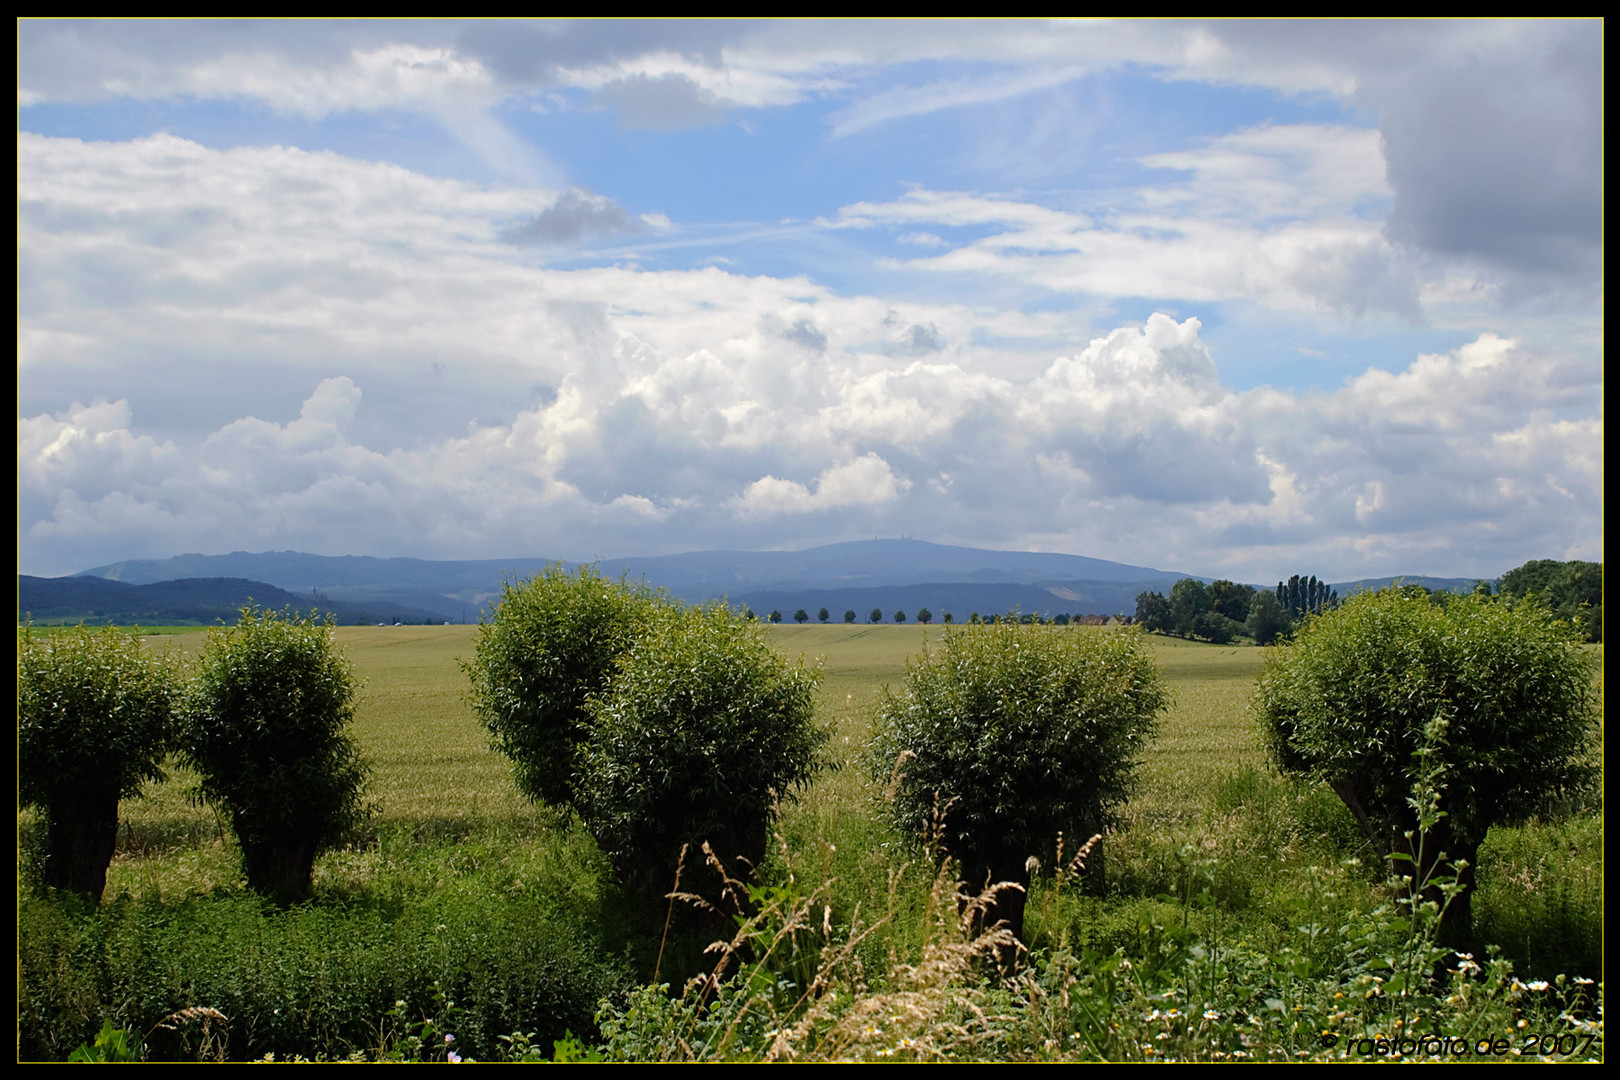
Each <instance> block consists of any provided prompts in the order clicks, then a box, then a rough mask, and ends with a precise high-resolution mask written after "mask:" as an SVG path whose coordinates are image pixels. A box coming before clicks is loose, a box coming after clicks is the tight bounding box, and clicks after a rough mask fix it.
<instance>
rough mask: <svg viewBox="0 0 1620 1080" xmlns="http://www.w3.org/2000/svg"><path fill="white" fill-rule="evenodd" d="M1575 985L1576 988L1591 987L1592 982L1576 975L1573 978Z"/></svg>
mask: <svg viewBox="0 0 1620 1080" xmlns="http://www.w3.org/2000/svg"><path fill="white" fill-rule="evenodd" d="M1575 983H1576V985H1577V986H1591V985H1592V980H1591V979H1588V978H1587V977H1586V976H1584V975H1577V976H1575Z"/></svg>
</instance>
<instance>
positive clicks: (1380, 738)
mask: <svg viewBox="0 0 1620 1080" xmlns="http://www.w3.org/2000/svg"><path fill="white" fill-rule="evenodd" d="M1579 638H1580V635H1579V633H1578V632H1577V630H1576V629H1575V628H1574V627H1572V626H1571V625H1570V624H1569V623H1566V622H1561V621H1559V620H1558V619H1556V618H1554V617H1553V616H1552V615H1551V614H1550V613H1549V612H1547V611H1545V610H1543V609H1541V608H1539V607H1537V606H1535V605H1518V606H1509V605H1508V604H1505V603H1502V602H1500V601H1497V600H1493V599H1491V598H1489V597H1486V596H1479V595H1476V596H1465V597H1453V598H1450V600H1449V602H1448V603H1447V604H1446V605H1445V606H1444V607H1440V606H1438V605H1436V604H1433V603H1431V602H1430V600H1429V599H1428V598H1427V597H1426V596H1414V595H1409V594H1407V593H1406V592H1404V591H1402V590H1398V589H1390V590H1385V591H1383V592H1379V593H1372V594H1363V595H1361V596H1356V597H1352V598H1351V599H1350V600H1348V601H1346V602H1345V603H1344V604H1343V605H1342V606H1341V607H1339V608H1337V609H1334V610H1330V611H1326V612H1324V613H1322V614H1320V615H1318V616H1317V617H1316V618H1314V619H1311V620H1309V621H1307V622H1306V623H1305V625H1304V627H1303V628H1302V629H1301V630H1300V631H1299V633H1298V634H1297V635H1296V637H1295V639H1294V641H1293V643H1292V644H1288V645H1282V646H1279V647H1277V648H1276V649H1275V650H1274V651H1273V652H1272V654H1271V656H1270V657H1269V658H1268V660H1267V665H1266V668H1265V670H1264V672H1263V673H1262V675H1261V678H1260V681H1259V686H1258V690H1257V695H1256V709H1257V711H1258V714H1259V717H1260V720H1261V723H1262V726H1263V728H1264V732H1265V736H1266V739H1267V742H1268V744H1269V746H1270V749H1271V753H1272V756H1273V759H1274V760H1275V761H1276V762H1277V764H1278V766H1279V767H1281V768H1282V770H1283V771H1284V772H1288V773H1292V774H1294V775H1297V776H1301V777H1304V778H1307V779H1310V780H1315V781H1320V782H1322V783H1325V784H1327V785H1328V786H1329V787H1330V788H1331V789H1332V790H1333V791H1334V792H1335V793H1336V794H1337V795H1338V796H1339V798H1340V799H1341V800H1343V802H1344V804H1345V806H1346V807H1348V808H1349V810H1350V812H1351V814H1353V815H1354V816H1355V818H1356V821H1357V822H1358V823H1359V824H1360V825H1361V828H1362V831H1363V832H1364V833H1365V834H1366V836H1367V839H1368V840H1369V842H1371V843H1372V844H1373V845H1375V846H1376V847H1377V849H1378V850H1379V852H1381V853H1383V854H1387V855H1392V856H1394V858H1393V859H1392V862H1391V871H1392V872H1393V873H1396V874H1398V875H1400V876H1403V877H1410V878H1411V879H1412V880H1413V881H1414V882H1415V883H1424V882H1432V880H1433V878H1434V876H1435V872H1436V870H1437V869H1440V866H1439V862H1440V859H1441V857H1442V856H1444V857H1445V858H1446V859H1448V860H1450V861H1451V862H1452V863H1453V864H1454V865H1457V866H1461V865H1462V864H1463V863H1466V864H1467V865H1466V867H1463V868H1462V870H1461V874H1460V883H1461V884H1462V885H1463V887H1464V888H1463V891H1462V892H1461V893H1460V894H1459V895H1458V897H1457V898H1456V900H1454V901H1453V902H1452V906H1451V907H1450V909H1448V910H1447V913H1446V917H1445V922H1444V923H1443V924H1442V929H1443V933H1444V935H1445V937H1446V939H1447V940H1448V942H1450V943H1452V944H1460V943H1462V942H1464V941H1466V939H1467V937H1468V935H1469V932H1470V926H1471V922H1472V907H1471V896H1472V888H1473V877H1474V866H1475V864H1476V862H1477V860H1478V856H1479V846H1480V844H1481V842H1482V841H1483V840H1484V839H1485V833H1486V830H1488V829H1489V828H1490V827H1491V826H1492V825H1508V824H1513V823H1515V822H1518V821H1522V820H1524V819H1526V818H1528V817H1530V816H1532V815H1535V814H1537V813H1539V812H1542V811H1544V810H1546V809H1548V808H1549V807H1552V806H1555V805H1556V804H1558V803H1559V802H1560V801H1561V800H1563V799H1565V798H1566V797H1568V796H1570V795H1572V794H1575V793H1576V792H1578V791H1579V790H1581V789H1582V788H1584V787H1585V786H1586V785H1587V784H1588V783H1589V782H1590V780H1591V779H1592V777H1593V775H1594V773H1595V768H1594V765H1593V763H1592V762H1590V761H1589V760H1587V756H1588V749H1589V744H1590V740H1591V738H1592V734H1593V725H1594V708H1593V701H1594V697H1593V688H1592V674H1593V668H1594V663H1595V661H1594V658H1593V657H1592V656H1591V655H1589V654H1588V653H1586V652H1585V651H1583V650H1582V649H1581V647H1580V645H1579ZM1436 796H1437V797H1438V809H1439V810H1440V811H1441V812H1442V813H1443V814H1444V817H1442V818H1441V819H1440V820H1439V822H1438V824H1437V825H1435V826H1434V827H1433V828H1432V829H1430V830H1429V831H1428V832H1427V833H1426V834H1425V833H1424V831H1423V830H1421V829H1420V828H1419V814H1420V812H1421V811H1422V810H1423V809H1424V808H1426V807H1428V806H1429V805H1430V802H1431V800H1432V799H1434V798H1435V797H1436ZM1428 898H1429V899H1438V895H1437V890H1436V889H1435V888H1434V887H1433V886H1432V885H1431V887H1430V889H1429V891H1428Z"/></svg>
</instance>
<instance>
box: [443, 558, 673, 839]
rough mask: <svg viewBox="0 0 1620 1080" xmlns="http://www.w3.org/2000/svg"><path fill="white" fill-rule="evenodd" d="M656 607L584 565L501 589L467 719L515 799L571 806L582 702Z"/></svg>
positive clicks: (476, 665)
mask: <svg viewBox="0 0 1620 1080" xmlns="http://www.w3.org/2000/svg"><path fill="white" fill-rule="evenodd" d="M659 602H660V598H659V597H658V595H657V594H655V593H652V592H650V591H648V590H646V589H643V588H641V587H639V586H634V585H629V584H627V583H625V582H615V581H611V580H609V579H607V578H604V577H602V576H601V575H600V574H598V573H597V572H596V571H595V570H594V569H592V568H591V567H589V566H584V567H581V568H580V569H579V571H578V572H577V573H573V574H570V573H568V572H567V571H566V570H564V569H563V567H562V564H561V563H558V564H557V565H555V566H552V567H549V568H548V569H546V570H545V571H543V572H541V573H539V574H536V575H535V576H534V577H532V578H530V579H529V580H528V581H525V582H521V583H519V584H516V585H513V584H510V583H509V584H507V586H506V590H505V592H504V594H503V596H502V598H501V602H500V603H499V604H498V605H496V608H495V611H494V614H493V616H492V617H491V618H490V619H488V620H487V621H485V622H484V623H482V624H481V625H480V626H479V628H478V636H477V639H476V646H475V652H474V657H473V659H472V661H470V662H465V661H464V662H463V663H462V665H461V666H462V670H463V671H465V672H466V673H467V676H468V678H469V679H470V680H471V681H472V704H473V711H474V712H476V713H477V714H478V718H479V719H480V720H482V721H483V722H484V725H485V726H486V727H488V728H489V731H490V735H491V736H492V738H493V743H494V746H495V748H496V749H497V750H499V751H500V752H501V753H503V754H505V755H506V756H507V757H508V758H511V759H512V764H513V766H514V767H515V769H516V771H517V785H518V790H520V791H522V792H523V794H524V795H526V796H528V797H529V798H530V799H534V800H537V801H541V802H547V803H551V804H553V805H556V806H564V807H573V806H574V804H575V798H576V790H575V783H576V780H577V777H578V774H579V769H580V761H579V753H580V748H581V747H582V746H584V744H585V743H586V742H588V741H589V737H590V736H589V733H588V730H587V726H588V724H589V718H588V717H587V716H586V713H585V700H586V698H587V697H589V696H590V695H591V694H599V693H602V692H603V691H604V690H605V689H606V688H607V684H608V680H609V679H610V678H611V677H612V675H613V672H614V663H615V662H616V661H617V660H618V658H619V656H620V655H621V654H622V653H624V651H625V650H626V649H628V648H629V647H630V643H631V641H633V640H634V638H635V633H636V626H637V625H638V623H639V622H640V620H641V619H643V618H644V617H645V616H646V615H647V613H648V612H649V611H651V610H652V609H653V608H654V607H656V606H658V604H659Z"/></svg>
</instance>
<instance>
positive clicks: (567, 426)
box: [17, 20, 1603, 583]
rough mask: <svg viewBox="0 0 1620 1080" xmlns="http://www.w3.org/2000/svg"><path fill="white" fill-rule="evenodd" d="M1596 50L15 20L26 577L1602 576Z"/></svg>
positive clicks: (1447, 36) (964, 33)
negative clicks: (1084, 559)
mask: <svg viewBox="0 0 1620 1080" xmlns="http://www.w3.org/2000/svg"><path fill="white" fill-rule="evenodd" d="M1602 45H1603V24H1602V23H1601V22H1600V21H1546V22H1541V21H1506V22H1488V21H1449V22H1441V21H1437V22H1419V21H1397V22H1376V21H1356V22H1347V23H1337V22H1327V21H1307V22H1258V21H1243V22H1171V21H1145V22H1134V21H1124V22H1036V21H968V22H952V21H938V20H929V21H857V22H839V21H784V22H770V21H743V22H721V21H656V22H634V21H611V20H610V21H589V20H587V21H577V22H506V21H469V22H457V21H425V22H388V21H361V22H337V21H271V22H250V21H231V20H222V21H204V22H181V21H161V22H143V21H109V22H95V21H67V22H54V21H33V20H25V21H22V22H20V23H19V25H18V58H19V65H18V92H17V102H18V143H17V152H18V324H17V325H18V367H17V379H18V436H17V445H18V517H17V533H18V548H19V557H18V563H19V572H21V573H27V574H37V575H45V576H51V575H59V574H67V573H73V572H76V571H79V570H83V569H86V568H88V567H92V566H96V565H101V564H105V563H109V562H114V561H118V560H122V559H131V558H163V557H166V556H169V555H175V554H180V553H185V552H203V553H222V552H229V551H238V550H240V551H266V550H298V551H306V552H313V553H318V554H327V555H342V554H356V555H375V556H415V557H419V558H506V557H519V556H521V557H555V558H565V559H569V560H582V559H592V558H613V557H621V556H633V555H659V554H672V553H676V552H682V551H693V550H703V549H712V548H731V549H763V548H775V549H797V548H804V547H810V546H814V545H817V544H824V543H833V542H837V541H844V540H859V539H869V538H873V537H898V536H908V537H913V538H916V539H921V540H930V541H935V542H939V543H949V544H962V545H967V546H973V547H982V548H1001V549H1020V550H1037V551H1062V552H1069V553H1073V554H1079V555H1087V556H1092V557H1095V558H1103V559H1114V560H1118V561H1121V562H1127V563H1132V564H1136V565H1144V566H1153V567H1158V568H1166V569H1176V570H1183V571H1186V572H1189V573H1196V574H1200V575H1204V576H1211V577H1229V578H1232V579H1234V580H1238V581H1248V582H1255V583H1268V582H1271V581H1275V580H1277V579H1278V578H1285V577H1287V576H1289V575H1290V574H1294V573H1300V574H1307V575H1308V574H1315V575H1317V576H1318V577H1320V578H1322V579H1324V580H1335V581H1339V580H1351V579H1354V578H1359V577H1373V576H1384V575H1389V574H1431V575H1440V576H1465V577H1487V578H1489V577H1496V576H1498V575H1500V574H1501V573H1503V572H1505V571H1506V570H1509V569H1511V568H1513V567H1515V566H1518V565H1520V564H1521V563H1523V562H1525V561H1527V560H1530V559H1538V558H1551V559H1589V560H1594V561H1599V560H1601V559H1602V558H1603V531H1602V491H1603V457H1602V449H1601V448H1602V437H1603V404H1602V386H1603V315H1602V266H1603V261H1602V216H1601V215H1602V209H1601V195H1600V192H1601V187H1602V176H1601V160H1602V130H1603V128H1602Z"/></svg>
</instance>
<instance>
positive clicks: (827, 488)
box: [734, 453, 911, 517]
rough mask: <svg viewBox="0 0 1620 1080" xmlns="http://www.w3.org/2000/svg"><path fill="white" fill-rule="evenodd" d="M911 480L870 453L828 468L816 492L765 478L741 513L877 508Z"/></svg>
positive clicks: (741, 499)
mask: <svg viewBox="0 0 1620 1080" xmlns="http://www.w3.org/2000/svg"><path fill="white" fill-rule="evenodd" d="M910 487H911V481H909V480H907V479H905V478H904V477H897V476H895V474H894V470H893V469H891V468H890V467H889V463H888V462H887V461H884V460H883V459H882V458H881V457H878V455H876V454H872V453H868V454H864V455H862V456H861V457H859V458H857V459H855V460H854V461H849V462H843V463H841V464H838V465H834V466H832V467H831V468H828V469H826V470H825V471H823V472H822V473H821V475H820V476H818V477H816V479H815V486H814V490H812V489H811V488H810V487H808V486H806V485H804V484H800V483H797V482H795V481H793V480H782V479H778V478H777V477H775V476H762V477H760V478H759V479H758V480H755V481H754V482H753V483H752V484H750V485H748V489H747V490H746V491H744V492H743V493H742V494H741V495H739V496H738V497H737V499H736V502H735V504H734V505H735V506H736V508H737V511H738V512H739V513H740V514H742V515H744V516H748V517H757V516H769V515H775V514H808V513H812V512H814V511H817V510H837V509H842V508H844V507H850V506H877V505H880V504H882V503H887V502H892V501H894V500H895V499H897V498H899V497H900V495H901V494H903V493H904V492H905V491H906V490H907V489H908V488H910Z"/></svg>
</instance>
